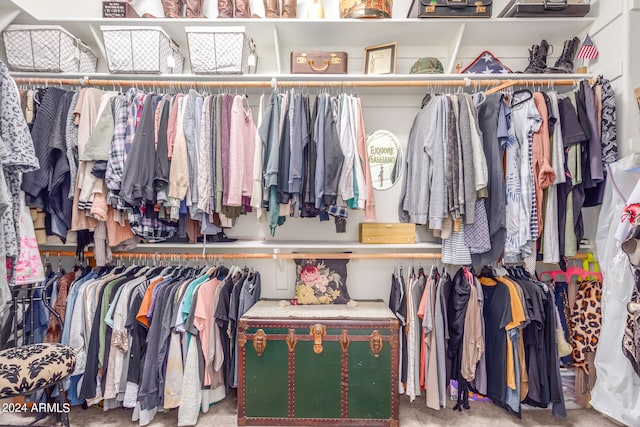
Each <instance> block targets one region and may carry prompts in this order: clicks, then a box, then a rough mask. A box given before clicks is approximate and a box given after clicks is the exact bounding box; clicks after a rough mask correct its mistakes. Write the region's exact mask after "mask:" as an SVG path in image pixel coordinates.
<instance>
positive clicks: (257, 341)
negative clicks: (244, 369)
mask: <svg viewBox="0 0 640 427" xmlns="http://www.w3.org/2000/svg"><path fill="white" fill-rule="evenodd" d="M253 348H254V349H255V350H256V354H257V355H258V357H260V356H262V353H264V349H265V348H267V335H266V334H265V333H264V331H263V330H262V329H258V331H257V332H256V335H255V337H253Z"/></svg>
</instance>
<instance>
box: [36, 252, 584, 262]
mask: <svg viewBox="0 0 640 427" xmlns="http://www.w3.org/2000/svg"><path fill="white" fill-rule="evenodd" d="M41 254H42V255H48V256H49V257H52V256H59V257H75V256H76V253H75V252H71V251H62V252H52V251H41ZM84 256H85V257H87V258H93V256H94V254H93V252H85V253H84ZM111 256H112V258H121V259H122V258H131V259H132V260H145V259H146V260H151V261H153V260H154V259H163V260H166V259H175V260H178V261H179V260H182V259H216V258H218V259H220V258H222V259H317V258H323V259H431V260H439V259H441V258H442V255H441V254H439V253H425V252H415V253H377V254H357V253H349V252H345V253H342V252H331V253H257V254H253V253H247V254H245V253H218V254H217V253H207V254H205V255H204V256H203V255H202V254H193V253H191V254H184V253H183V254H169V253H155V252H114V253H113V254H112V255H111ZM588 256H589V254H587V253H579V254H577V255H575V256H569V257H567V258H568V259H586V258H587V257H588Z"/></svg>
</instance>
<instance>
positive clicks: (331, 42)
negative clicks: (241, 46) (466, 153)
mask: <svg viewBox="0 0 640 427" xmlns="http://www.w3.org/2000/svg"><path fill="white" fill-rule="evenodd" d="M593 21H594V18H564V19H558V18H555V19H546V18H526V19H525V18H492V19H380V20H368V19H337V20H304V19H167V18H155V19H142V18H140V19H89V20H82V21H78V20H76V19H57V20H55V21H37V20H34V19H33V18H30V17H28V16H25V15H21V16H20V17H18V18H17V19H16V20H15V21H14V22H15V23H21V24H42V25H49V24H51V25H62V26H63V27H65V28H66V29H67V30H68V31H70V32H71V33H72V34H74V35H76V36H77V37H79V38H80V39H81V40H83V41H84V42H85V43H88V44H93V43H92V42H93V39H94V37H95V36H96V34H97V35H98V37H100V26H101V25H126V26H145V27H148V26H160V27H162V28H163V29H164V30H165V31H166V32H167V33H168V34H169V35H170V36H171V37H172V38H173V39H174V40H175V41H176V43H178V44H179V45H180V46H182V47H185V48H186V43H187V41H186V35H185V27H188V26H239V25H240V26H244V27H246V30H247V34H249V35H250V36H251V37H253V38H254V40H255V41H256V44H257V45H258V46H260V45H262V44H267V45H272V44H273V43H274V37H273V34H274V31H277V33H278V40H279V42H280V44H282V45H283V46H289V47H295V46H297V47H301V48H305V49H310V48H311V47H313V46H326V47H334V48H336V49H337V48H339V47H340V46H361V47H364V46H370V45H375V44H380V43H386V42H390V41H395V42H398V44H399V45H400V46H403V45H405V46H425V45H426V46H442V45H445V46H446V45H448V44H450V43H451V39H452V38H453V37H454V36H455V35H456V34H457V33H458V31H459V30H460V28H461V27H462V26H464V27H465V30H464V40H463V43H464V44H467V45H474V46H491V45H509V46H520V45H530V44H532V43H533V42H537V41H539V40H537V39H538V38H539V37H540V35H541V34H542V35H544V37H545V38H546V39H547V40H553V41H558V40H565V39H568V38H570V37H573V36H574V35H577V34H580V33H582V32H583V31H585V30H586V29H587V28H589V27H590V25H591V24H592V23H593Z"/></svg>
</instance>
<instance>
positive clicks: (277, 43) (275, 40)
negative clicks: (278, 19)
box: [273, 25, 282, 74]
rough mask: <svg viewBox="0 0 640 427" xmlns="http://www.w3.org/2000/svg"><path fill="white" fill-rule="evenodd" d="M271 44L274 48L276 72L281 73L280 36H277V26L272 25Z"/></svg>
mask: <svg viewBox="0 0 640 427" xmlns="http://www.w3.org/2000/svg"><path fill="white" fill-rule="evenodd" d="M273 44H274V46H275V48H276V52H275V53H276V70H277V72H278V74H282V64H281V61H280V37H278V26H277V25H274V26H273Z"/></svg>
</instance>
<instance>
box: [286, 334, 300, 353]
mask: <svg viewBox="0 0 640 427" xmlns="http://www.w3.org/2000/svg"><path fill="white" fill-rule="evenodd" d="M296 344H298V337H296V330H295V329H289V334H288V335H287V347H289V353H293V351H294V350H295V349H296Z"/></svg>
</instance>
